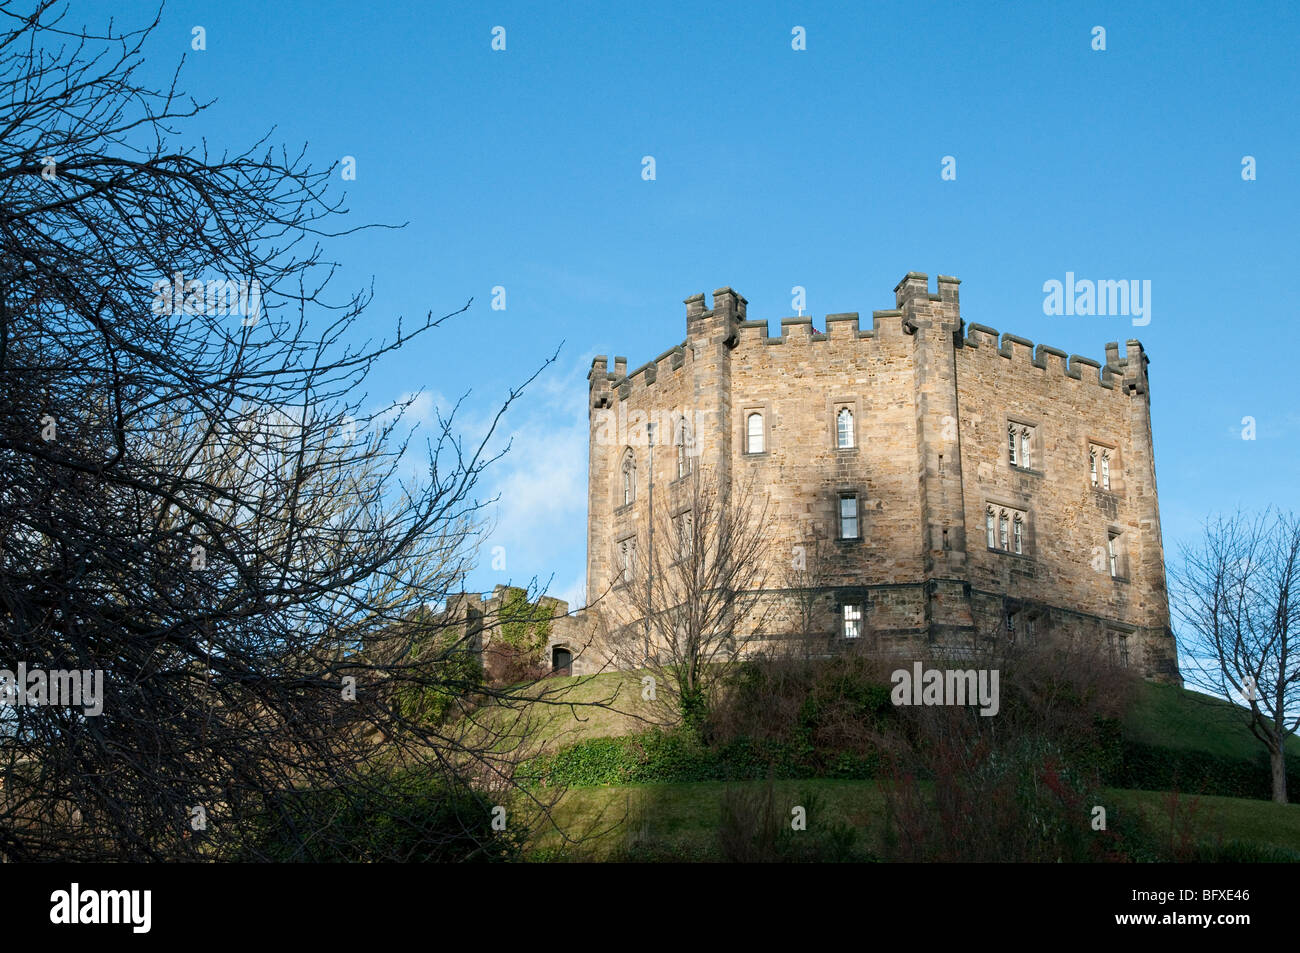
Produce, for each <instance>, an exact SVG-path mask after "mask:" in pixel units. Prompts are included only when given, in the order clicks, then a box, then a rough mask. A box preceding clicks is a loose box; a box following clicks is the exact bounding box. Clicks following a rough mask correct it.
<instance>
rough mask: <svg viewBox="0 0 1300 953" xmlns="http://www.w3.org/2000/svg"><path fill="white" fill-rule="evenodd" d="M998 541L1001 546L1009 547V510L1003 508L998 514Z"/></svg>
mask: <svg viewBox="0 0 1300 953" xmlns="http://www.w3.org/2000/svg"><path fill="white" fill-rule="evenodd" d="M998 542H999V543H1000V544H1001V546H1000V548H1002V549H1006V548H1007V511H1006V510H1003V511H1002V512H1001V513H999V514H998Z"/></svg>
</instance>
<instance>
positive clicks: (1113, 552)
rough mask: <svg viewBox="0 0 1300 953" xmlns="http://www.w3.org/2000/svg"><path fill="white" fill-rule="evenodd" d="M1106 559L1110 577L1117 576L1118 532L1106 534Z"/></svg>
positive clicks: (1116, 577)
mask: <svg viewBox="0 0 1300 953" xmlns="http://www.w3.org/2000/svg"><path fill="white" fill-rule="evenodd" d="M1106 561H1107V562H1108V563H1109V565H1110V577H1111V578H1112V579H1118V578H1119V533H1108V534H1107V535H1106Z"/></svg>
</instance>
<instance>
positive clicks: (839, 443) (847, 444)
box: [835, 407, 854, 450]
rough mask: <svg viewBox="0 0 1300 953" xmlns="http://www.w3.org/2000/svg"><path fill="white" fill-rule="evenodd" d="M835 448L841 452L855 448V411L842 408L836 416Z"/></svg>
mask: <svg viewBox="0 0 1300 953" xmlns="http://www.w3.org/2000/svg"><path fill="white" fill-rule="evenodd" d="M835 446H836V447H837V448H838V449H840V450H849V449H851V448H852V447H853V446H854V440H853V411H852V410H850V409H849V408H847V407H841V408H840V409H839V411H838V412H837V413H836V414H835Z"/></svg>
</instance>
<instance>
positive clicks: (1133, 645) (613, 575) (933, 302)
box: [586, 272, 1181, 684]
mask: <svg viewBox="0 0 1300 953" xmlns="http://www.w3.org/2000/svg"><path fill="white" fill-rule="evenodd" d="M959 284H960V282H959V281H958V279H956V278H950V277H946V276H943V275H940V276H939V277H938V281H937V285H938V293H937V294H935V293H931V292H930V290H929V286H928V279H927V276H926V275H923V274H919V273H916V272H910V273H909V274H908V275H907V276H906V277H904V278H903V280H902V281H901V282H899V283H898V286H897V287H896V288H895V289H894V294H895V301H894V307H893V308H892V309H890V310H886V311H876V312H874V313H873V315H872V321H871V327H870V329H867V330H864V329H862V327H861V322H860V320H859V317H858V315H857V314H856V313H850V314H831V315H827V317H826V319H825V326H824V331H818V330H816V329H815V328H814V326H813V321H812V318H810V317H797V318H786V319H784V320H783V321H782V322H781V336H780V337H776V338H773V337H769V335H768V329H767V324H766V323H765V322H760V321H748V320H747V319H746V310H745V309H746V301H745V299H744V298H743V297H742V296H741V295H739V294H737V293H736V292H735V291H733V290H732V289H730V288H720V289H718V290H717V291H715V292H714V293H713V306H712V308H708V307H706V301H705V297H704V295H702V294H697V295H693V296H691V297H689V298H687V299H686V301H685V304H686V340H685V341H683V342H682V343H681V344H679V345H677V346H675V347H672V348H670V349H668V350H667V351H665V352H664V353H663V354H661V355H659V357H657V358H655V359H654V360H652V361H650V362H649V363H647V364H644V365H642V366H641V367H638V368H636V369H635V370H633V371H632V372H631V373H629V372H628V369H627V360H626V359H625V358H622V357H616V358H615V359H614V364H613V367H610V366H609V365H608V363H607V361H606V359H605V358H603V357H599V358H596V360H595V361H593V363H592V368H591V372H590V375H589V378H588V379H589V382H590V401H589V411H590V416H591V441H590V466H589V471H588V472H589V478H588V479H589V483H588V525H587V592H588V598H589V600H590V601H592V602H593V603H596V607H595V609H594V611H598V612H599V611H602V610H601V608H600V606H601V604H604V605H605V606H609V605H612V601H614V600H617V599H618V598H619V588H620V587H619V584H620V581H621V579H622V577H623V571H624V570H623V567H624V565H626V564H627V562H628V560H629V559H631V560H635V559H636V554H637V553H638V552H644V551H645V547H647V546H651V545H668V544H669V542H668V541H665V540H662V539H656V540H653V541H652V540H651V539H649V538H648V537H649V526H650V519H649V507H650V506H651V496H652V492H651V487H650V473H651V466H652V463H653V474H654V476H653V481H654V486H653V505H654V506H655V507H656V508H658V507H667V508H670V509H672V510H673V511H674V512H675V509H676V508H680V507H681V506H682V505H683V504H682V502H681V499H682V492H681V486H680V484H682V483H684V482H685V481H684V480H683V479H682V478H681V477H680V474H682V473H683V472H685V471H686V470H687V469H690V468H693V467H699V468H701V472H709V473H712V474H714V475H715V477H716V478H717V479H719V481H720V482H721V484H722V485H723V486H725V487H735V486H738V485H739V484H740V483H741V482H750V481H752V485H754V486H756V487H759V488H761V491H762V492H763V493H764V494H766V495H767V498H768V501H769V508H770V511H771V513H772V515H773V518H774V524H773V526H774V532H773V536H772V554H773V555H772V571H771V572H769V573H768V574H767V578H766V583H765V591H766V592H767V593H768V594H769V596H770V598H771V599H772V600H774V601H775V602H777V603H780V602H782V601H783V600H787V601H788V600H789V599H790V598H793V596H792V594H793V593H794V592H795V591H796V588H797V587H804V588H805V590H806V588H807V587H808V585H809V580H815V588H816V591H817V593H818V596H817V599H818V603H817V605H818V610H817V611H818V620H819V621H818V623H817V627H818V630H819V632H821V634H822V635H823V636H824V645H825V648H826V651H827V652H828V653H829V652H834V651H836V650H837V649H843V648H844V647H847V646H849V645H850V644H854V645H859V646H863V647H866V648H867V649H869V650H870V649H873V648H874V649H880V650H891V651H905V650H906V648H907V647H909V646H931V647H942V648H943V649H944V651H946V652H948V653H950V654H953V653H955V654H957V655H960V654H961V653H962V652H963V651H967V652H971V653H974V652H976V651H978V650H979V649H980V648H981V647H982V646H985V645H987V644H988V643H990V642H991V641H995V640H1011V641H1023V642H1034V641H1036V640H1038V639H1050V638H1057V637H1060V636H1068V637H1070V638H1072V639H1076V640H1084V642H1085V643H1086V644H1090V645H1092V646H1093V647H1095V648H1096V650H1097V653H1098V657H1100V658H1109V659H1110V660H1111V661H1113V662H1114V664H1117V665H1121V666H1127V667H1129V668H1132V669H1134V670H1136V671H1138V672H1140V673H1141V674H1142V675H1144V676H1145V677H1147V678H1151V679H1157V680H1161V681H1167V682H1173V683H1178V684H1181V677H1180V675H1179V672H1178V663H1177V654H1176V651H1175V647H1174V640H1173V635H1172V633H1171V631H1170V628H1169V604H1168V596H1167V592H1166V587H1165V570H1164V551H1163V546H1162V542H1161V537H1160V512H1159V505H1158V501H1157V496H1156V481H1155V462H1154V458H1153V453H1152V440H1151V416H1150V393H1149V386H1148V377H1147V363H1148V360H1147V357H1146V354H1145V352H1144V351H1143V349H1142V345H1141V344H1140V343H1139V342H1137V341H1132V340H1131V341H1128V342H1127V343H1126V344H1125V345H1124V347H1123V348H1121V347H1120V345H1118V344H1108V345H1106V360H1105V363H1099V362H1097V361H1094V360H1090V359H1088V358H1085V357H1080V356H1079V355H1070V356H1067V355H1066V354H1065V353H1064V352H1063V351H1060V350H1057V349H1056V348H1052V347H1048V346H1047V345H1041V344H1040V345H1038V346H1037V348H1035V346H1034V344H1033V342H1031V341H1028V340H1026V339H1024V338H1021V337H1017V336H1016V335H1014V334H1003V335H1001V336H999V334H998V332H997V331H995V330H994V329H993V328H990V327H985V326H984V325H980V324H971V325H966V324H965V322H964V321H963V320H962V317H961V309H960V303H959V295H958V286H959ZM679 420H684V421H685V422H686V426H687V428H688V429H689V431H690V437H689V443H690V447H691V453H690V462H689V463H684V462H683V461H682V460H681V456H682V453H681V451H680V450H679V448H678V447H677V446H676V443H677V442H678V439H679V436H678V435H677V434H674V433H673V432H672V431H673V430H675V429H676V427H677V425H676V424H675V423H672V422H674V421H679ZM647 424H657V425H658V426H657V428H656V430H657V433H656V436H655V445H654V447H653V450H652V449H651V447H650V446H649V439H648V435H647ZM652 452H653V454H654V459H653V461H651V458H650V455H651V453H652ZM792 554H795V558H791V557H792ZM796 564H798V565H805V564H806V571H805V572H803V573H802V575H801V578H800V580H798V581H795V580H793V579H792V578H791V574H790V573H788V572H786V571H785V570H786V569H787V568H788V567H790V566H792V565H796ZM794 615H795V613H794V612H793V611H785V612H780V611H778V612H775V613H770V614H768V615H767V616H766V617H765V621H764V625H765V626H767V628H765V629H764V630H763V631H762V632H760V633H758V634H759V635H760V636H761V637H762V638H763V639H764V640H773V641H775V640H779V639H781V638H782V637H783V636H785V637H788V635H789V633H790V632H791V631H793V630H792V628H791V626H792V625H793V624H794V622H793V616H794ZM854 640H860V641H857V642H854ZM609 663H613V664H619V661H618V660H617V659H615V658H612V657H610V658H607V659H605V660H603V662H602V660H600V659H598V658H595V657H593V658H591V659H590V660H589V662H588V665H587V666H586V667H588V668H591V669H594V668H596V667H599V665H601V664H609Z"/></svg>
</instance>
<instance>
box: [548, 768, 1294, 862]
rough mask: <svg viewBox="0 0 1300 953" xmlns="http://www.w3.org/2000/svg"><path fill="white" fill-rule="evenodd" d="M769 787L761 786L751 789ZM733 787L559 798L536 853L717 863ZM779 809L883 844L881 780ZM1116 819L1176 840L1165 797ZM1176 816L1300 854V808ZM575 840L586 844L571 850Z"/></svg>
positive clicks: (1143, 799)
mask: <svg viewBox="0 0 1300 953" xmlns="http://www.w3.org/2000/svg"><path fill="white" fill-rule="evenodd" d="M747 786H749V787H751V788H761V787H762V785H761V783H758V782H756V783H754V784H752V785H747ZM727 788H728V785H727V784H726V783H723V782H701V783H695V784H641V785H625V786H619V787H614V786H610V787H598V788H574V789H571V790H569V791H567V792H565V794H564V795H563V797H562V798H560V800H559V802H558V803H557V804H556V805H555V808H554V810H553V812H552V816H553V818H554V820H555V824H556V826H557V827H558V828H559V829H560V830H562V831H563V832H564V835H567V837H568V838H569V840H568V841H566V837H565V836H564V835H561V834H560V833H559V832H558V831H556V830H555V829H553V828H552V829H546V830H543V831H542V832H541V833H540V834H539V836H538V837H537V838H536V839H535V841H534V843H533V844H532V848H533V850H534V851H535V852H536V856H539V857H545V858H548V859H560V858H562V857H563V858H568V859H574V860H608V859H611V858H614V857H617V856H619V855H621V854H622V853H623V852H624V851H627V850H628V849H634V848H636V847H638V846H640V847H643V848H644V847H650V848H653V853H654V854H655V855H656V856H660V857H673V858H675V859H680V860H683V861H689V860H712V859H717V858H716V854H715V847H714V845H715V842H716V832H717V829H718V824H719V817H720V811H721V808H720V805H721V800H722V797H723V793H724V792H725V791H726V789H727ZM775 792H776V794H775V796H776V801H777V803H778V804H781V805H783V810H784V805H785V804H789V805H791V806H793V805H796V804H801V803H803V802H805V801H807V800H809V798H808V795H809V794H812V795H814V796H815V799H816V801H815V803H816V805H817V806H816V809H815V810H813V811H810V812H809V815H808V825H809V830H812V829H814V825H816V824H817V823H818V822H819V821H820V820H822V819H830V820H832V821H841V822H847V823H849V824H852V825H853V826H854V827H856V828H858V829H859V830H860V831H861V832H862V835H863V838H864V841H865V842H866V843H874V842H877V841H878V839H879V837H880V835H881V833H882V830H883V827H882V824H881V818H882V817H883V813H884V798H883V796H882V794H881V791H880V788H879V785H878V784H877V782H875V781H829V780H810V781H778V782H776V784H775ZM1106 795H1107V798H1108V799H1111V803H1110V804H1108V805H1107V807H1108V811H1109V813H1110V816H1111V817H1119V816H1121V815H1122V814H1123V812H1126V811H1134V812H1141V813H1142V814H1143V815H1144V816H1145V817H1146V818H1147V819H1148V820H1149V821H1150V822H1151V823H1152V825H1153V826H1154V828H1155V829H1156V831H1157V832H1159V833H1161V834H1167V833H1168V832H1169V831H1170V804H1169V795H1168V794H1166V793H1165V792H1161V791H1127V790H1108V791H1106ZM1178 811H1179V812H1180V814H1181V816H1184V817H1185V816H1186V815H1187V814H1188V813H1189V812H1190V813H1191V814H1192V816H1193V817H1194V822H1193V827H1194V830H1195V831H1196V839H1197V840H1209V841H1217V840H1223V841H1241V842H1246V843H1253V844H1265V845H1270V846H1273V847H1280V848H1284V849H1288V850H1292V851H1296V852H1300V805H1295V804H1291V805H1280V804H1273V803H1271V802H1268V801H1255V800H1245V799H1240V798H1225V797H1201V798H1196V799H1187V798H1183V799H1182V801H1181V802H1180V803H1179V806H1178ZM572 841H578V843H573V842H572Z"/></svg>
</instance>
